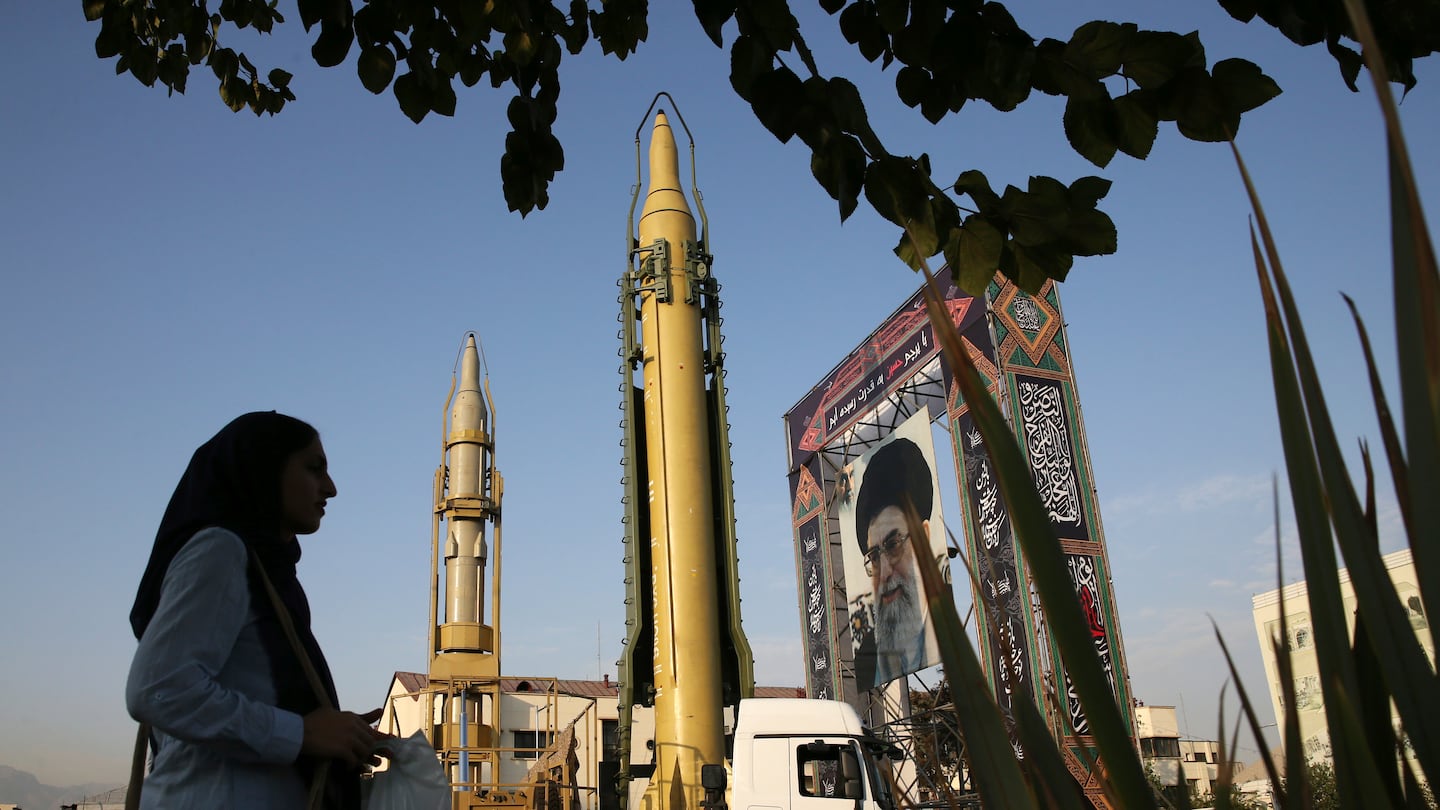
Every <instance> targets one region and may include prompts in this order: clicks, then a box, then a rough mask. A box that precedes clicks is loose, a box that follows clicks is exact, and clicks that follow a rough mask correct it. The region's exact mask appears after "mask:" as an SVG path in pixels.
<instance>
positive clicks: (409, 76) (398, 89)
mask: <svg viewBox="0 0 1440 810" xmlns="http://www.w3.org/2000/svg"><path fill="white" fill-rule="evenodd" d="M395 100H396V101H398V102H400V111H401V112H403V113H405V117H406V118H409V119H410V120H411V121H414V122H415V123H417V124H418V123H420V122H421V121H423V120H425V116H426V115H428V114H429V113H430V91H429V89H428V88H427V87H425V86H424V84H422V83H421V82H420V79H419V78H418V77H416V75H415V74H414V73H406V74H404V75H402V76H401V77H400V78H398V79H396V80H395ZM507 199H508V198H507ZM511 210H512V211H513V210H515V209H514V208H512V209H511Z"/></svg>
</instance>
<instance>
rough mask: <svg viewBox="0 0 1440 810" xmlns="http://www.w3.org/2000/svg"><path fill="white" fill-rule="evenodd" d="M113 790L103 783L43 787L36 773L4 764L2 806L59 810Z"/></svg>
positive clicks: (1, 771) (0, 792)
mask: <svg viewBox="0 0 1440 810" xmlns="http://www.w3.org/2000/svg"><path fill="white" fill-rule="evenodd" d="M113 787H115V786H114V785H111V784H107V783H100V782H87V783H86V784H83V785H71V786H69V787H54V786H51V785H44V784H41V783H40V780H39V779H36V778H35V775H34V774H31V773H26V772H25V771H21V770H16V769H15V768H11V767H9V766H8V765H0V804H13V805H17V806H19V807H20V808H21V810H56V808H58V807H59V806H60V805H61V804H74V803H75V802H78V801H80V800H81V799H83V798H85V797H87V796H93V795H95V794H97V793H103V792H104V791H106V790H109V789H110V788H113Z"/></svg>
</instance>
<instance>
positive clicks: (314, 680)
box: [126, 549, 335, 810]
mask: <svg viewBox="0 0 1440 810" xmlns="http://www.w3.org/2000/svg"><path fill="white" fill-rule="evenodd" d="M249 551H250V563H251V564H252V565H253V566H254V568H255V570H256V571H257V572H258V573H259V574H260V581H261V582H263V583H264V584H265V593H266V594H268V595H269V596H270V605H271V606H272V607H274V608H275V618H277V619H279V620H280V629H281V630H284V631H285V638H286V639H287V640H289V642H290V649H291V650H293V651H294V653H295V657H296V658H297V659H298V660H299V661H300V666H301V668H302V669H304V670H305V679H306V680H308V681H309V682H310V689H311V691H313V692H314V693H315V700H316V701H318V702H319V704H320V707H321V708H323V709H333V708H335V707H334V706H332V705H331V704H330V693H329V692H327V691H326V690H325V684H324V683H322V682H321V681H320V673H318V672H316V671H315V665H314V664H312V663H311V662H310V654H309V653H307V652H306V651H305V645H304V644H302V643H301V642H300V635H299V634H298V633H296V632H295V623H294V622H292V621H291V620H290V611H289V610H287V609H286V608H285V602H284V601H282V600H281V599H280V593H279V592H278V591H276V590H275V585H274V583H272V582H271V581H270V575H269V574H266V573H265V566H263V565H261V564H260V558H259V557H257V556H256V555H255V550H254V549H249ZM329 773H330V760H328V759H322V760H320V762H319V763H317V765H316V767H315V774H314V776H313V778H312V779H311V780H310V797H309V799H308V801H307V802H306V804H305V806H306V807H308V808H310V810H316V809H317V808H319V807H320V800H321V798H322V797H323V795H324V793H325V780H326V778H327V777H328V775H329ZM126 810H130V808H126Z"/></svg>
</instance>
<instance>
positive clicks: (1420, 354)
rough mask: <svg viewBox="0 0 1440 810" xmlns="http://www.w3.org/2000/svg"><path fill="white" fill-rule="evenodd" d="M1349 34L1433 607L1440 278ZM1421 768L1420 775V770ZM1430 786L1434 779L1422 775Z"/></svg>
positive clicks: (1437, 566)
mask: <svg viewBox="0 0 1440 810" xmlns="http://www.w3.org/2000/svg"><path fill="white" fill-rule="evenodd" d="M1344 3H1345V10H1346V12H1347V13H1348V14H1349V15H1350V21H1351V23H1352V24H1353V25H1354V28H1355V36H1356V39H1357V40H1358V41H1359V42H1360V44H1361V46H1362V48H1361V54H1362V56H1363V57H1364V59H1365V66H1366V68H1367V69H1368V72H1369V73H1370V79H1371V81H1372V82H1373V83H1374V86H1375V97H1376V100H1377V101H1379V103H1380V111H1381V114H1382V115H1383V116H1384V118H1385V136H1386V142H1387V144H1388V146H1389V149H1388V156H1389V167H1390V229H1391V230H1390V234H1391V236H1390V241H1391V251H1392V256H1391V261H1392V267H1393V274H1394V275H1393V281H1394V287H1395V289H1394V295H1395V345H1396V349H1397V351H1398V352H1399V361H1400V362H1399V368H1400V406H1401V413H1402V414H1403V417H1404V422H1405V439H1406V453H1407V455H1408V457H1409V472H1410V490H1409V492H1408V494H1409V500H1410V505H1411V510H1412V511H1411V518H1412V522H1411V525H1410V530H1411V534H1410V540H1411V542H1410V546H1411V551H1412V553H1413V556H1414V560H1415V572H1416V575H1417V578H1418V579H1419V580H1420V581H1419V587H1420V593H1421V596H1422V597H1423V598H1424V601H1425V604H1426V605H1427V606H1434V605H1440V549H1437V548H1436V547H1435V545H1436V544H1435V543H1433V542H1419V541H1421V540H1422V539H1425V538H1430V539H1433V538H1435V537H1440V498H1436V497H1435V492H1436V491H1437V490H1440V271H1437V269H1436V262H1435V247H1434V244H1433V243H1432V242H1431V240H1430V232H1429V230H1428V229H1427V228H1426V227H1425V215H1424V212H1423V210H1422V208H1421V205H1420V190H1419V188H1418V187H1417V186H1416V185H1415V172H1414V170H1413V169H1412V167H1411V163H1410V152H1409V150H1408V149H1407V148H1406V146H1405V134H1404V131H1403V130H1402V129H1401V127H1400V111H1399V109H1398V108H1397V107H1396V104H1395V97H1394V95H1393V94H1391V92H1390V83H1389V77H1388V75H1387V74H1386V70H1385V60H1384V54H1383V53H1382V52H1381V50H1380V46H1379V43H1378V41H1377V40H1376V38H1375V32H1374V29H1373V28H1372V26H1371V24H1370V15H1369V13H1368V12H1367V11H1366V9H1365V4H1364V3H1363V2H1361V0H1344ZM1422 767H1424V766H1423V765H1422ZM1427 772H1428V774H1429V776H1430V779H1431V781H1435V780H1436V779H1437V777H1440V774H1437V773H1436V772H1435V771H1434V770H1433V769H1432V770H1427Z"/></svg>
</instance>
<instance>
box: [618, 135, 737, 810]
mask: <svg viewBox="0 0 1440 810" xmlns="http://www.w3.org/2000/svg"><path fill="white" fill-rule="evenodd" d="M649 158H650V159H649V167H650V176H649V189H648V192H647V194H646V198H645V206H644V208H643V209H642V213H641V215H640V223H639V246H640V250H641V251H648V252H649V259H651V260H653V262H652V263H651V264H650V267H651V268H653V273H654V278H653V279H652V283H650V284H647V285H646V286H647V288H646V289H643V290H642V292H641V293H640V324H641V328H640V336H641V340H640V345H641V350H642V353H641V363H642V368H643V371H642V373H643V379H644V411H645V414H644V424H645V436H646V440H645V446H646V462H647V464H646V469H647V470H648V474H649V480H648V482H647V484H648V509H649V524H650V538H649V539H650V548H651V570H650V572H649V573H650V576H651V578H652V584H653V589H654V591H653V592H654V625H653V626H654V630H655V633H654V639H655V648H654V685H655V749H656V750H655V764H656V768H655V772H654V775H653V777H652V778H651V781H650V785H649V787H648V789H647V791H646V797H645V801H646V805H647V806H648V807H658V808H667V809H669V810H681V809H682V808H683V809H684V810H698V808H699V805H700V800H701V798H702V797H703V791H702V790H701V787H700V767H701V765H704V764H707V763H711V764H718V763H722V762H723V761H724V756H725V743H724V724H723V717H722V700H721V662H720V660H719V657H720V653H719V650H720V642H719V631H718V627H717V610H718V602H717V600H718V596H717V589H716V570H715V542H716V541H715V525H714V511H713V510H714V505H713V504H712V502H711V500H712V497H711V493H712V482H711V481H710V475H711V471H712V469H713V467H712V464H711V459H710V430H711V428H710V423H709V418H708V416H707V410H706V393H705V377H706V368H705V362H704V360H705V356H704V351H705V350H704V344H703V338H704V330H703V324H702V317H701V307H700V296H699V294H698V291H697V290H696V289H694V286H693V285H695V283H696V278H695V274H694V272H693V271H687V261H686V259H687V252H688V251H689V250H690V249H691V248H692V247H693V246H694V245H695V242H696V235H695V217H694V215H693V214H691V211H690V206H689V204H688V202H687V201H686V198H685V193H684V191H682V190H681V186H680V166H679V156H678V153H677V150H676V146H675V136H674V133H673V132H672V131H671V128H670V122H669V120H668V119H667V118H666V116H665V113H664V111H663V110H662V111H660V113H659V114H657V115H656V116H655V125H654V128H653V130H652V132H651V139H650V155H649ZM701 266H702V267H703V265H701ZM707 272H708V271H707Z"/></svg>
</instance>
